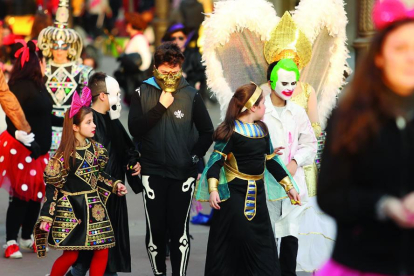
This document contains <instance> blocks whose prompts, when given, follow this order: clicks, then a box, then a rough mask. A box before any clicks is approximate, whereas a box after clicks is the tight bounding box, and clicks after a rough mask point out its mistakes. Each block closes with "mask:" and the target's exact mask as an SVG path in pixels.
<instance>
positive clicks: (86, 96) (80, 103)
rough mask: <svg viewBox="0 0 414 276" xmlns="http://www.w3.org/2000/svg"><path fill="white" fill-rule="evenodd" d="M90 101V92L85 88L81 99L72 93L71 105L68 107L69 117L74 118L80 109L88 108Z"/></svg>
mask: <svg viewBox="0 0 414 276" xmlns="http://www.w3.org/2000/svg"><path fill="white" fill-rule="evenodd" d="M91 101H92V95H91V90H90V89H89V87H87V86H85V87H84V88H83V89H82V96H81V97H79V95H78V93H76V92H75V93H73V98H72V105H71V107H70V113H69V117H70V118H73V116H75V115H76V114H77V113H78V112H79V110H80V109H81V108H82V107H84V106H90V105H91Z"/></svg>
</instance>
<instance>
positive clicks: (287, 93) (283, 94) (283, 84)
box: [275, 68, 297, 101]
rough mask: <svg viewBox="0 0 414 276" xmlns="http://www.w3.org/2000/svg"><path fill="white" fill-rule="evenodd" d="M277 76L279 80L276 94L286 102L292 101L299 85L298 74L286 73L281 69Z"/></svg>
mask: <svg viewBox="0 0 414 276" xmlns="http://www.w3.org/2000/svg"><path fill="white" fill-rule="evenodd" d="M277 74H278V80H277V82H276V87H275V92H276V94H277V95H278V96H279V97H280V98H281V99H283V100H285V101H287V100H290V98H292V95H293V91H294V90H295V88H296V85H297V80H296V74H295V72H293V71H286V70H285V69H282V68H280V69H279V71H278V72H277Z"/></svg>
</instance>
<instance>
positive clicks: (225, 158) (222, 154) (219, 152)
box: [214, 150, 227, 160]
mask: <svg viewBox="0 0 414 276" xmlns="http://www.w3.org/2000/svg"><path fill="white" fill-rule="evenodd" d="M214 152H217V153H218V154H220V155H221V156H223V157H224V160H227V155H226V154H224V153H222V152H221V151H218V150H214Z"/></svg>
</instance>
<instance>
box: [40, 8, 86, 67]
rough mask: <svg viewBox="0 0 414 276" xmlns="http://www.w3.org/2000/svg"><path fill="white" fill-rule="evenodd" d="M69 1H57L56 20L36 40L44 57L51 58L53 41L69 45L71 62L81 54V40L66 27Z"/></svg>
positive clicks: (73, 31) (74, 32)
mask: <svg viewBox="0 0 414 276" xmlns="http://www.w3.org/2000/svg"><path fill="white" fill-rule="evenodd" d="M68 20H69V0H59V6H58V9H57V11H56V19H55V22H54V24H53V26H49V27H47V28H45V29H43V30H42V31H41V32H40V34H39V38H38V47H39V48H40V49H41V50H42V52H43V55H44V56H46V57H51V56H52V51H51V50H52V47H53V42H54V41H63V42H65V43H70V47H69V49H68V51H69V52H68V58H69V59H70V60H72V61H74V60H77V59H79V57H80V54H81V52H82V46H83V45H82V39H81V37H80V36H79V34H78V33H77V32H76V31H75V30H73V29H70V28H69V27H68V25H69V24H68Z"/></svg>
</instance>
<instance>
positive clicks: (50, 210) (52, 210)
mask: <svg viewBox="0 0 414 276" xmlns="http://www.w3.org/2000/svg"><path fill="white" fill-rule="evenodd" d="M55 207H56V202H52V203H50V207H49V214H50V215H51V216H53V215H55Z"/></svg>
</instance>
